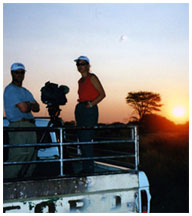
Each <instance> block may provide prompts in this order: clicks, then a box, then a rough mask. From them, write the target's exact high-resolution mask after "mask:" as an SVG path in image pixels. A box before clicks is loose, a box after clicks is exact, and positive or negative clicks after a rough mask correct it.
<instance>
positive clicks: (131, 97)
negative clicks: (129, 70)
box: [126, 91, 162, 121]
mask: <svg viewBox="0 0 192 216" xmlns="http://www.w3.org/2000/svg"><path fill="white" fill-rule="evenodd" d="M126 102H127V103H128V104H129V105H130V106H131V107H133V109H134V110H135V111H136V113H137V114H138V116H139V118H137V117H134V118H136V119H137V120H139V121H140V120H142V119H143V117H144V116H145V115H147V114H151V113H152V112H153V111H160V107H161V106H162V104H160V102H161V97H160V94H157V93H153V92H147V91H139V92H129V93H128V95H127V97H126Z"/></svg>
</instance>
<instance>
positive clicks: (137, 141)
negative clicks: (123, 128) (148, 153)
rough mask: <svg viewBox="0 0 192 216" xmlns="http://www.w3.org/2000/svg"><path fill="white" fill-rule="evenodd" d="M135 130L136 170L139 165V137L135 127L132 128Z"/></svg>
mask: <svg viewBox="0 0 192 216" xmlns="http://www.w3.org/2000/svg"><path fill="white" fill-rule="evenodd" d="M134 130H135V169H136V170H138V165H139V135H138V131H137V130H138V128H137V126H135V127H134Z"/></svg>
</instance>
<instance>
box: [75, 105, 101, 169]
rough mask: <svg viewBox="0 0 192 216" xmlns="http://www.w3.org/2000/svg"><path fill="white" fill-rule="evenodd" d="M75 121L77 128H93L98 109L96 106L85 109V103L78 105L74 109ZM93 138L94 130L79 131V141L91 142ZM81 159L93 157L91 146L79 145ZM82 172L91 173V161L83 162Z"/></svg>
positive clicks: (96, 119) (95, 123)
mask: <svg viewBox="0 0 192 216" xmlns="http://www.w3.org/2000/svg"><path fill="white" fill-rule="evenodd" d="M75 119H76V123H77V126H78V127H83V126H84V127H94V126H96V125H97V123H98V107H97V105H95V106H93V107H91V108H87V107H86V103H79V104H77V105H76V108H75ZM93 136H94V130H79V131H78V138H79V141H80V142H82V141H91V140H92V139H93ZM80 148H81V152H82V157H91V156H93V145H89V144H86V145H80ZM83 171H85V172H88V173H90V172H93V171H94V162H93V160H91V161H90V160H88V161H83Z"/></svg>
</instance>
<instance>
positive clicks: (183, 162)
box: [140, 131, 189, 213]
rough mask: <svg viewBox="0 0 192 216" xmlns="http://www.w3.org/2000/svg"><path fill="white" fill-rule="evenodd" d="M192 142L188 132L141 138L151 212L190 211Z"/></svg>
mask: <svg viewBox="0 0 192 216" xmlns="http://www.w3.org/2000/svg"><path fill="white" fill-rule="evenodd" d="M188 144H189V134H188V131H185V132H184V131H181V132H179V131H176V132H174V131H172V132H157V133H148V134H144V135H142V136H141V137H140V164H141V166H140V169H141V170H143V171H145V172H146V174H147V176H148V178H149V182H150V189H151V195H152V201H151V212H156V213H157V212H167V213H176V212H178V213H181V212H189V151H188V147H189V146H188Z"/></svg>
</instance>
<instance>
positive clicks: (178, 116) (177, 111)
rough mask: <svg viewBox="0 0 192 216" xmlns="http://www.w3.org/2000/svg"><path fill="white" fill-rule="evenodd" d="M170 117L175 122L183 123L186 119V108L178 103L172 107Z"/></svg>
mask: <svg viewBox="0 0 192 216" xmlns="http://www.w3.org/2000/svg"><path fill="white" fill-rule="evenodd" d="M172 118H173V121H174V122H175V123H185V122H186V121H187V120H188V115H187V109H186V108H185V107H184V106H182V105H178V106H175V107H174V108H173V109H172Z"/></svg>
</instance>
